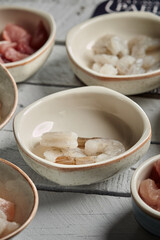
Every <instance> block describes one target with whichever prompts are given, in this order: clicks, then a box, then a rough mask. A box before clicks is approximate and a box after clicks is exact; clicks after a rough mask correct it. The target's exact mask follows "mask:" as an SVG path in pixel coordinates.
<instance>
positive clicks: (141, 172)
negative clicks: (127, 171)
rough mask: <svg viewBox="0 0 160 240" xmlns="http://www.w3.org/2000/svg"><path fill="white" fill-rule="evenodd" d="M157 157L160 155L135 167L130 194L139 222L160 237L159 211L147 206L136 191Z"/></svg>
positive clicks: (159, 157)
mask: <svg viewBox="0 0 160 240" xmlns="http://www.w3.org/2000/svg"><path fill="white" fill-rule="evenodd" d="M159 159H160V155H156V156H154V157H152V158H150V159H148V160H146V161H144V162H143V163H142V164H141V165H140V166H139V167H138V168H137V169H136V171H135V172H134V174H133V176H132V180H131V195H132V204H133V212H134V214H135V217H136V219H137V221H138V222H139V224H140V225H141V226H142V227H143V228H145V229H146V230H147V231H149V232H150V233H152V234H154V235H157V236H159V237H160V212H159V211H156V210H154V209H153V208H151V207H150V206H148V205H147V204H146V203H145V202H144V201H143V200H142V199H141V197H140V196H139V193H138V190H139V186H140V183H141V181H142V180H144V179H146V178H148V177H149V175H150V173H151V170H152V168H153V164H154V163H155V162H156V161H157V160H159Z"/></svg>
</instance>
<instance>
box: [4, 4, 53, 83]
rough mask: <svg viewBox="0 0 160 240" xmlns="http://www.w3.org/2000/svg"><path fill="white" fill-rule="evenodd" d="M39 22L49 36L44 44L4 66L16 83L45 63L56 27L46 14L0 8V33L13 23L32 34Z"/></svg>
mask: <svg viewBox="0 0 160 240" xmlns="http://www.w3.org/2000/svg"><path fill="white" fill-rule="evenodd" d="M39 21H42V22H43V24H44V26H45V28H46V30H47V32H48V34H49V37H48V40H47V41H46V43H45V44H44V45H43V46H42V47H41V48H40V49H39V50H37V51H36V52H35V53H34V54H32V55H30V56H29V57H27V58H25V59H23V60H20V61H17V62H12V63H5V64H4V65H5V67H6V68H7V69H8V70H9V72H10V73H11V74H12V76H13V77H14V79H15V81H16V82H21V81H24V80H26V79H27V78H29V77H30V76H31V75H33V74H34V73H35V72H36V71H37V70H38V69H39V68H40V67H41V66H42V65H43V64H44V63H45V61H46V60H47V58H48V56H49V54H50V53H51V51H52V48H53V45H54V40H55V34H56V25H55V21H54V19H53V17H52V16H51V15H50V14H49V13H46V12H42V11H39V10H34V9H33V8H23V7H12V6H7V7H0V32H1V31H2V30H3V29H4V27H5V26H6V24H7V23H15V24H18V25H20V26H22V27H24V28H25V29H27V30H28V31H29V32H30V33H32V34H33V33H34V31H35V29H36V27H37V24H38V23H39Z"/></svg>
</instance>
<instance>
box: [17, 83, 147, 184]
mask: <svg viewBox="0 0 160 240" xmlns="http://www.w3.org/2000/svg"><path fill="white" fill-rule="evenodd" d="M48 131H73V132H76V133H77V134H78V136H80V137H108V138H113V139H117V140H119V141H121V142H122V143H123V144H124V145H125V147H126V151H125V152H124V153H123V154H121V155H119V156H117V157H114V158H111V159H110V160H108V161H107V160H106V161H103V162H99V163H94V164H86V165H84V164H83V165H63V164H57V163H52V162H49V161H46V160H44V159H43V156H37V155H35V154H34V153H33V149H34V146H35V145H36V144H37V143H39V141H40V137H41V135H42V134H43V133H44V132H48ZM14 134H15V139H16V141H17V145H18V148H19V150H20V153H21V154H22V157H23V158H24V160H25V161H26V163H27V164H28V165H29V166H30V167H31V168H33V169H34V170H35V171H36V172H37V173H39V174H40V175H42V176H44V177H46V178H47V179H49V180H51V181H53V182H56V183H58V184H61V185H83V184H91V183H95V182H99V181H102V180H104V179H106V178H108V177H111V176H112V175H114V174H115V173H117V172H118V171H120V170H122V169H124V168H126V167H129V166H130V165H131V164H133V163H135V162H136V161H137V160H139V159H140V158H141V156H143V155H144V153H145V152H146V151H147V150H148V147H149V145H150V138H151V127H150V123H149V120H148V118H147V116H146V114H145V113H144V111H143V110H142V109H141V108H140V107H139V106H138V105H137V104H136V103H134V102H133V101H132V100H130V99H129V98H127V97H126V96H124V95H122V94H120V93H118V92H116V91H113V90H111V89H107V88H104V87H81V88H76V89H71V90H66V91H61V92H58V93H55V94H51V95H49V96H47V97H45V98H42V99H40V100H38V101H36V102H35V103H33V104H31V105H30V106H28V107H26V108H25V109H24V110H22V111H21V112H20V113H18V114H17V115H16V117H15V119H14Z"/></svg>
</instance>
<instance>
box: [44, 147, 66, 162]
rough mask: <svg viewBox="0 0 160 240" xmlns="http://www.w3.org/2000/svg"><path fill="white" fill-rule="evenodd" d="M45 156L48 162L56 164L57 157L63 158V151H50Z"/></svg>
mask: <svg viewBox="0 0 160 240" xmlns="http://www.w3.org/2000/svg"><path fill="white" fill-rule="evenodd" d="M43 155H44V157H45V159H46V160H48V161H50V162H55V160H56V158H57V157H59V156H62V151H61V149H59V148H57V149H49V150H47V151H45V152H44V154H43Z"/></svg>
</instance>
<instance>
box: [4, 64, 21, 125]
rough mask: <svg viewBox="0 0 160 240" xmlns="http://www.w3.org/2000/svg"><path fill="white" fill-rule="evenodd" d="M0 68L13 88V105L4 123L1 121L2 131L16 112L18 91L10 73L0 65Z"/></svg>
mask: <svg viewBox="0 0 160 240" xmlns="http://www.w3.org/2000/svg"><path fill="white" fill-rule="evenodd" d="M0 68H1V69H2V70H3V71H4V72H5V73H6V74H7V75H8V78H9V79H10V82H11V83H12V86H13V89H14V103H13V106H12V110H11V111H10V113H9V114H8V116H7V118H6V119H5V121H3V122H2V123H1V124H0V129H2V128H3V127H4V126H5V125H6V124H7V123H8V122H9V121H10V119H11V118H12V116H13V114H14V113H15V111H16V107H17V103H18V89H17V84H16V82H15V80H14V78H13V77H12V75H11V74H10V72H9V71H8V70H7V69H6V67H5V66H4V65H2V64H0Z"/></svg>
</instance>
